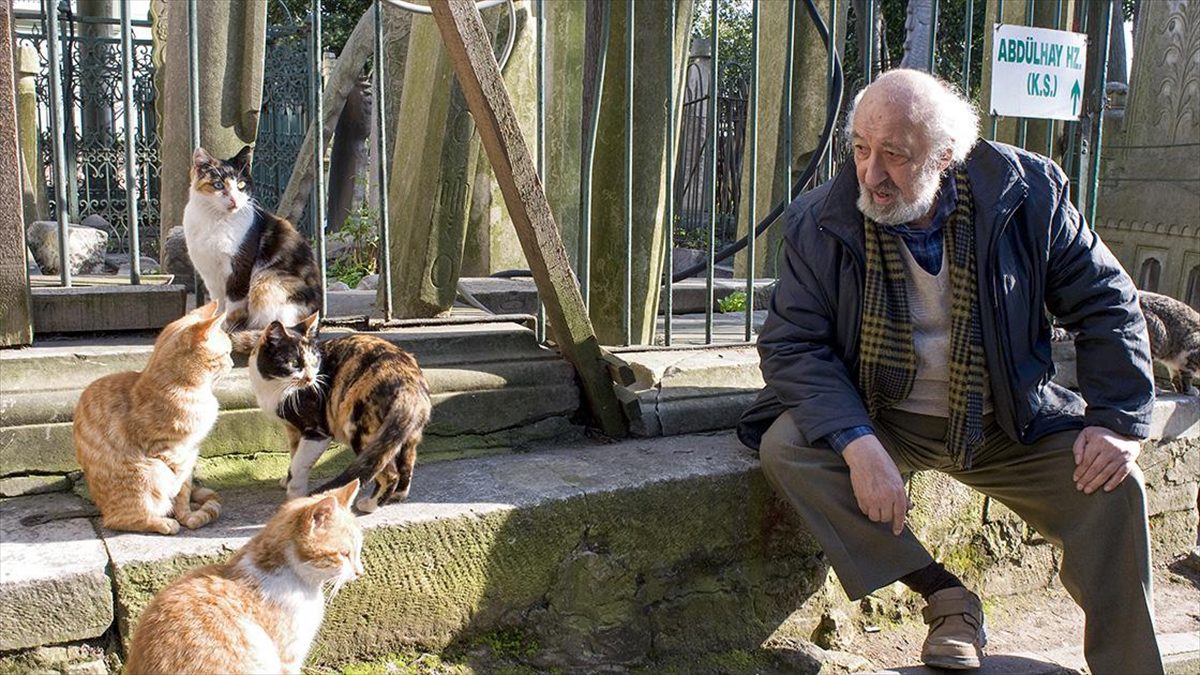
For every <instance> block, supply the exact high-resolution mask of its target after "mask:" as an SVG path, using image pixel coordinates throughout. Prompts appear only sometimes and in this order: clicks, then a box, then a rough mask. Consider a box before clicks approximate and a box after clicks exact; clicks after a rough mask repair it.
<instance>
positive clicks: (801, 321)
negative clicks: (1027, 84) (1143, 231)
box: [738, 141, 1154, 448]
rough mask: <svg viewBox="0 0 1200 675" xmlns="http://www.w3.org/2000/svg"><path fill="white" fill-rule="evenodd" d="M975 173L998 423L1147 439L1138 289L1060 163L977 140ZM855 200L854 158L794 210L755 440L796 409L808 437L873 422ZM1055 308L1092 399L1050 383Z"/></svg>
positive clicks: (1010, 431) (982, 294) (970, 170)
mask: <svg viewBox="0 0 1200 675" xmlns="http://www.w3.org/2000/svg"><path fill="white" fill-rule="evenodd" d="M966 170H967V175H968V176H969V178H970V181H971V190H972V192H973V193H974V199H975V228H976V230H975V233H976V235H975V241H976V263H977V265H976V267H977V268H978V275H979V303H980V319H981V322H980V323H981V329H982V331H983V346H984V353H985V355H986V361H987V369H988V374H989V381H990V383H991V390H992V391H991V393H992V404H993V408H994V412H995V417H996V421H997V423H998V424H999V425H1000V427H1001V428H1002V429H1003V430H1004V431H1005V433H1006V434H1007V435H1008V436H1009V437H1011V438H1012V439H1014V440H1017V441H1020V442H1022V443H1032V442H1033V441H1036V440H1037V439H1039V438H1041V437H1043V436H1045V435H1046V434H1049V433H1053V432H1056V431H1063V430H1068V429H1081V428H1083V427H1084V426H1085V425H1097V426H1102V427H1107V428H1109V429H1111V430H1113V431H1115V432H1117V433H1120V434H1124V435H1127V436H1134V437H1138V438H1144V437H1146V436H1147V435H1148V434H1149V430H1150V413H1151V408H1152V407H1153V405H1154V384H1153V378H1152V375H1151V362H1150V346H1149V341H1148V338H1147V334H1146V323H1145V319H1144V318H1143V317H1142V313H1141V310H1140V309H1139V307H1138V301H1137V292H1136V290H1135V289H1134V285H1133V282H1132V280H1130V278H1129V275H1128V274H1126V273H1125V271H1124V269H1122V268H1121V265H1120V263H1118V262H1117V260H1116V258H1115V257H1113V255H1112V253H1110V252H1109V250H1108V248H1107V247H1106V246H1105V245H1104V244H1103V243H1102V242H1101V241H1100V238H1099V237H1098V236H1096V234H1095V232H1093V231H1092V230H1091V229H1090V228H1088V227H1087V225H1086V223H1084V222H1083V218H1082V216H1080V215H1079V212H1078V211H1077V210H1076V209H1075V207H1074V206H1073V205H1072V204H1071V201H1070V199H1069V198H1068V184H1067V178H1066V176H1065V175H1064V174H1063V171H1062V169H1060V168H1058V166H1057V165H1055V164H1054V163H1053V162H1051V161H1050V160H1048V159H1046V158H1044V157H1041V156H1039V155H1035V154H1033V153H1029V152H1025V151H1023V150H1020V149H1018V148H1014V147H1011V146H1007V145H1003V144H999V143H990V142H987V141H980V142H979V143H978V144H977V145H976V146H975V148H974V150H972V151H971V154H970V156H969V157H968V158H967V161H966ZM857 198H858V179H857V177H856V175H855V172H854V165H853V164H852V163H851V164H848V165H847V166H846V167H845V168H844V169H843V170H842V171H841V173H840V174H838V176H837V177H836V178H834V180H832V181H830V182H828V183H826V184H824V185H822V186H821V187H818V188H816V189H814V190H811V191H809V192H806V193H805V194H803V195H801V196H800V197H798V198H797V199H796V200H795V201H794V202H793V203H792V204H791V206H790V207H789V208H788V211H787V215H786V218H787V220H786V233H785V240H784V244H783V246H784V251H785V254H786V255H785V262H784V265H783V268H782V269H781V270H780V271H779V285H778V287H777V288H776V290H775V293H774V295H773V296H772V299H771V304H770V308H769V312H768V314H767V319H766V323H765V324H764V325H763V328H762V331H761V332H760V333H759V337H758V353H759V357H760V358H761V367H762V372H763V379H764V380H765V381H766V385H767V386H766V388H765V389H764V390H763V392H762V393H761V394H760V395H759V397H758V399H757V400H756V401H755V403H754V404H753V405H751V407H750V408H749V409H748V410H747V411H746V412H745V413H744V414H743V415H742V419H741V421H740V423H739V425H738V436H739V437H740V438H741V439H742V442H743V443H745V444H746V445H748V446H750V447H753V448H757V447H758V444H759V441H760V440H761V438H762V435H763V433H765V432H766V429H767V427H769V426H770V425H771V422H773V421H774V420H775V418H776V417H778V416H779V414H780V413H781V412H783V411H784V410H787V409H790V410H791V411H792V418H793V419H794V420H795V422H796V424H797V426H798V427H799V430H800V432H801V434H803V435H804V437H805V438H807V439H810V442H811V441H812V440H815V439H819V438H822V437H824V436H825V435H826V434H829V433H830V432H834V431H838V430H841V429H845V428H847V427H852V426H857V425H860V424H870V423H871V421H870V419H869V418H868V417H867V411H866V408H865V406H864V405H863V402H862V397H861V396H860V394H859V392H858V390H857V385H856V379H857V378H856V377H855V376H854V374H855V373H857V372H858V349H859V334H860V332H861V324H862V294H863V283H864V281H863V280H864V269H865V261H866V255H865V248H864V243H863V216H862V213H861V212H859V210H858V208H857V207H856V206H855V201H856V200H857ZM1051 315H1052V316H1054V317H1057V319H1058V321H1059V323H1061V324H1062V325H1063V326H1064V327H1065V328H1067V329H1068V330H1070V331H1072V332H1075V333H1076V338H1075V348H1076V352H1077V354H1078V365H1079V368H1078V379H1079V389H1080V393H1081V394H1082V397H1081V396H1080V394H1077V393H1075V392H1073V391H1070V390H1067V389H1065V388H1063V387H1061V386H1059V385H1057V384H1055V383H1053V382H1051V381H1050V379H1051V378H1052V377H1053V376H1054V363H1053V361H1052V360H1051V358H1050V318H1049V317H1050V316H1051ZM1085 402H1086V403H1085Z"/></svg>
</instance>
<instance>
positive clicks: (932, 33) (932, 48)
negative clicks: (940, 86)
mask: <svg viewBox="0 0 1200 675" xmlns="http://www.w3.org/2000/svg"><path fill="white" fill-rule="evenodd" d="M930 9H931V10H932V11H931V12H930V14H929V72H930V74H933V75H937V25H938V14H940V13H941V10H940V7H939V5H938V0H933V4H932V6H931V8H930ZM830 37H832V35H831V36H830Z"/></svg>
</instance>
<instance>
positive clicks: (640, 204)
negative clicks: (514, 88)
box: [589, 0, 693, 345]
mask: <svg viewBox="0 0 1200 675" xmlns="http://www.w3.org/2000/svg"><path fill="white" fill-rule="evenodd" d="M611 7H612V29H611V33H610V36H609V42H608V61H607V64H606V66H605V70H604V83H603V84H604V90H603V96H602V98H601V102H600V116H599V126H598V129H597V138H596V157H595V164H594V170H593V173H592V194H591V200H592V232H591V274H590V282H591V284H590V285H591V297H590V298H589V300H590V306H589V311H590V313H591V318H592V323H593V324H594V325H595V327H596V335H597V337H598V338H599V340H600V343H601V344H605V345H617V344H622V343H624V341H625V337H624V331H623V330H622V322H623V317H624V311H625V310H624V306H625V300H624V292H625V246H626V242H625V175H626V160H625V110H626V107H625V106H626V104H625V96H626V93H625V39H626V38H625V26H626V25H627V22H628V21H629V20H630V19H631V17H630V16H629V15H628V13H627V11H628V5H627V4H626V3H623V2H616V3H612V5H611ZM670 7H671V5H670V4H669V3H668V2H639V3H635V4H634V16H633V17H632V20H633V21H634V26H635V27H636V28H635V31H634V32H635V36H634V58H633V87H634V92H633V180H632V183H633V226H632V227H633V241H632V243H631V245H632V248H633V256H632V258H633V270H632V277H633V280H632V288H631V292H630V296H631V298H632V311H631V325H630V334H631V341H632V343H633V344H650V343H651V342H652V341H653V338H654V330H655V321H656V316H657V312H658V296H659V288H660V286H661V283H662V273H663V232H664V228H666V227H668V224H667V223H666V222H664V217H665V215H666V200H667V199H668V198H669V195H668V194H667V167H668V166H669V165H670V162H668V161H667V157H666V145H667V131H668V124H667V123H668V119H667V111H666V106H665V105H664V103H665V101H666V96H667V87H668V86H670V87H673V88H674V91H675V92H676V93H675V110H674V111H672V113H673V114H674V115H675V116H676V119H677V120H678V118H679V115H680V110H681V109H682V105H681V104H682V102H683V100H682V99H683V96H682V83H683V76H684V68H685V65H686V57H687V44H688V38H689V34H690V27H691V25H692V9H693V3H692V2H690V1H688V0H678V1H677V2H676V9H675V27H674V29H675V32H674V36H675V40H674V43H672V41H671V39H670V35H671V32H670V31H671V25H670V23H669V20H670V13H671V11H670ZM667 63H674V65H675V67H674V69H673V70H672V72H673V76H674V80H675V81H674V82H668V80H669V79H670V77H671V76H670V75H669V73H668V69H667V68H666V64H667Z"/></svg>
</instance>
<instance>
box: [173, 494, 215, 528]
mask: <svg viewBox="0 0 1200 675" xmlns="http://www.w3.org/2000/svg"><path fill="white" fill-rule="evenodd" d="M219 517H221V502H219V501H217V499H216V497H209V498H208V500H207V501H205V502H204V504H203V505H202V506H201V507H200V508H198V509H196V510H194V511H192V512H191V513H189V514H188V515H187V517H186V518H184V519H183V520H182V521H180V524H181V525H183V526H184V527H186V528H188V529H189V530H194V529H196V528H197V527H204V526H205V525H208V524H209V523H211V522H212V521H214V520H216V519H217V518H219Z"/></svg>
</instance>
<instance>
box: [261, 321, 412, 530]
mask: <svg viewBox="0 0 1200 675" xmlns="http://www.w3.org/2000/svg"><path fill="white" fill-rule="evenodd" d="M317 329H318V319H317V315H316V314H313V315H312V316H310V317H308V318H307V319H305V320H304V322H303V323H301V324H298V325H296V326H295V327H293V328H291V329H289V328H285V327H284V326H283V325H282V324H280V323H279V322H278V321H275V322H272V323H271V325H270V326H268V327H267V328H266V330H264V331H263V332H262V336H261V338H260V339H259V341H258V343H257V344H256V345H255V347H254V350H253V351H252V352H251V354H250V363H249V366H250V383H251V384H252V385H253V387H254V394H255V397H256V398H257V399H258V405H259V407H260V408H262V410H263V412H264V413H266V414H267V415H268V416H270V417H274V418H277V419H280V420H283V422H284V426H285V428H286V429H287V434H288V439H289V441H290V450H291V454H292V461H291V467H290V468H289V470H288V476H287V477H286V478H285V479H284V481H283V484H284V486H285V487H287V491H288V497H296V496H300V495H304V494H308V477H309V471H310V470H311V469H312V466H313V465H314V464H315V463H316V461H317V459H318V458H320V456H321V455H322V454H323V453H324V452H325V450H326V449H327V448H328V447H329V444H330V442H331V441H333V440H337V441H338V442H340V443H344V444H346V445H348V446H350V448H351V449H352V450H353V451H354V454H355V455H356V457H355V459H354V461H353V462H352V463H351V464H350V466H349V467H347V468H346V470H345V471H343V472H342V473H341V475H339V476H338V477H336V478H334V479H333V480H330V481H329V482H327V483H326V484H324V485H322V486H321V487H319V488H317V489H318V490H319V491H320V490H327V489H330V488H332V487H335V486H338V485H344V484H346V483H348V482H349V481H350V480H352V479H358V480H359V481H361V482H363V483H367V482H369V481H371V480H374V481H375V490H374V492H373V493H372V494H371V495H369V496H365V497H363V498H361V499H359V500H358V503H357V504H355V506H357V507H358V509H359V510H360V511H363V512H364V513H370V512H372V511H374V510H375V509H377V508H378V507H379V506H380V505H381V504H384V503H386V502H387V501H388V500H389V499H391V498H392V497H393V496H395V497H397V498H398V499H401V500H402V499H404V498H405V497H407V496H408V489H409V485H410V484H411V482H412V472H413V466H414V464H415V463H416V460H417V445H418V444H419V443H420V442H421V438H422V434H423V432H424V429H425V425H426V424H427V423H428V422H429V415H430V411H431V409H432V403H431V402H430V398H429V386H428V385H427V384H426V382H425V376H424V374H423V373H422V372H421V368H420V367H419V366H418V365H417V362H416V359H414V358H413V357H412V355H411V354H409V353H408V352H406V351H404V350H403V349H400V348H399V347H397V346H395V345H393V344H392V343H390V342H388V341H386V340H383V339H380V338H377V337H373V336H370V335H348V336H346V337H340V338H335V339H333V340H327V341H324V342H318V341H317Z"/></svg>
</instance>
